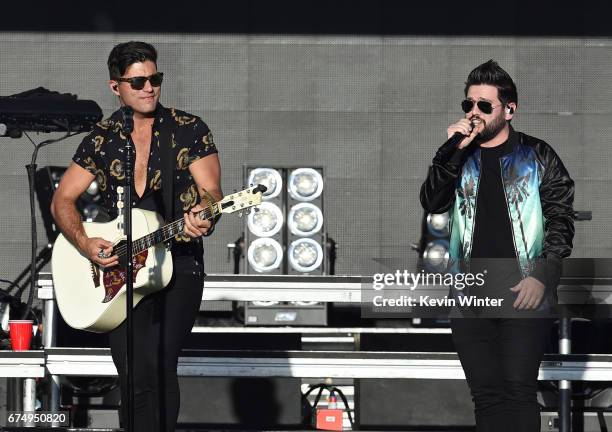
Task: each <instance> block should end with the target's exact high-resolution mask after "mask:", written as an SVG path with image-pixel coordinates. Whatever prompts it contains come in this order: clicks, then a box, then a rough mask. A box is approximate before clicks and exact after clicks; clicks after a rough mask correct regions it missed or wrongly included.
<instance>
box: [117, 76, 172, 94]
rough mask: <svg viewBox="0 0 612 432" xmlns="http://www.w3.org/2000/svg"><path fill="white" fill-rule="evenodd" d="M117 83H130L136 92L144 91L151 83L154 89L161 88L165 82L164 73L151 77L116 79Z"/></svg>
mask: <svg viewBox="0 0 612 432" xmlns="http://www.w3.org/2000/svg"><path fill="white" fill-rule="evenodd" d="M115 80H116V81H119V82H127V83H130V86H131V87H132V88H133V89H134V90H142V89H143V88H144V86H145V84H146V83H147V81H149V82H150V83H151V85H152V86H153V87H159V86H160V85H161V83H162V81H163V80H164V74H163V72H157V73H154V74H153V75H150V76H148V77H147V76H137V77H132V78H115Z"/></svg>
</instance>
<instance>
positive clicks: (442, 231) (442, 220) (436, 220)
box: [427, 212, 450, 237]
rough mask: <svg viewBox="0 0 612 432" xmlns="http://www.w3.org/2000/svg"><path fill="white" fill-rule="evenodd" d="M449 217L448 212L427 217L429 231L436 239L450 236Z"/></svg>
mask: <svg viewBox="0 0 612 432" xmlns="http://www.w3.org/2000/svg"><path fill="white" fill-rule="evenodd" d="M449 221H450V218H449V215H448V212H446V213H441V214H435V213H429V214H428V215H427V229H428V230H429V232H430V233H431V234H432V235H434V236H436V237H446V236H448V234H449Z"/></svg>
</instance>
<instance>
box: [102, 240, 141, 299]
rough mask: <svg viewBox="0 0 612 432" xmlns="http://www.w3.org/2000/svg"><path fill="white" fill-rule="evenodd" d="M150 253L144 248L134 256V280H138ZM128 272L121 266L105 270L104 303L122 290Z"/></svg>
mask: <svg viewBox="0 0 612 432" xmlns="http://www.w3.org/2000/svg"><path fill="white" fill-rule="evenodd" d="M148 255H149V251H148V250H144V251H142V252H140V253H139V254H138V255H135V256H134V257H133V258H132V265H133V266H134V270H133V272H132V281H133V282H136V276H137V275H138V271H139V270H140V269H141V268H143V267H144V266H145V262H146V261H147V256H148ZM126 273H127V271H126V269H125V268H121V267H119V266H117V267H116V268H115V269H112V270H108V271H105V272H104V276H103V278H102V280H103V282H104V291H105V292H106V295H105V296H104V299H103V300H102V303H108V302H109V301H111V300H112V299H113V298H115V296H116V295H117V293H118V292H119V291H120V290H121V287H123V285H125V282H126Z"/></svg>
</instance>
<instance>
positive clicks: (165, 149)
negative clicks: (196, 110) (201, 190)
mask: <svg viewBox="0 0 612 432" xmlns="http://www.w3.org/2000/svg"><path fill="white" fill-rule="evenodd" d="M162 109H163V110H164V112H163V114H162V116H161V118H160V120H161V121H160V122H159V123H158V132H159V137H158V138H159V149H160V157H161V179H162V198H163V202H164V218H165V219H166V221H172V220H174V218H175V215H174V167H175V166H176V151H175V145H174V133H175V132H176V129H177V128H176V122H174V121H173V119H172V116H170V115H166V114H167V113H169V110H168V109H167V108H162Z"/></svg>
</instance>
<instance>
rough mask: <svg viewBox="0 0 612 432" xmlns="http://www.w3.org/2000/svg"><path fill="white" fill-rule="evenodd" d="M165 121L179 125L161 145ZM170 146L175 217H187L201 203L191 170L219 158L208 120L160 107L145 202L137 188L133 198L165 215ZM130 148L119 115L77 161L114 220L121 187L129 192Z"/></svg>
mask: <svg viewBox="0 0 612 432" xmlns="http://www.w3.org/2000/svg"><path fill="white" fill-rule="evenodd" d="M163 122H174V124H172V128H171V130H172V131H173V133H172V134H171V140H170V141H171V142H170V143H162V142H160V133H159V127H160V124H162V123H163ZM164 144H167V145H171V146H172V149H173V150H172V151H173V153H174V154H175V155H176V164H175V166H174V173H173V178H174V206H175V208H174V214H175V215H176V218H180V217H182V215H183V213H184V212H186V211H187V210H189V209H190V208H192V207H193V206H195V205H196V204H197V203H198V202H199V201H200V194H199V193H198V188H197V185H196V183H195V181H194V179H193V177H192V175H191V173H190V172H189V169H188V168H189V165H190V164H191V163H192V162H194V161H196V160H198V159H201V158H203V157H206V156H208V155H211V154H213V153H217V148H216V147H215V143H214V141H213V136H212V133H211V131H210V129H209V128H208V126H207V125H206V123H204V122H203V121H202V119H200V118H199V117H197V116H194V115H192V114H188V113H186V112H183V111H179V110H176V109H173V108H172V109H168V108H165V107H163V106H162V105H161V104H158V106H157V111H156V115H155V120H154V122H153V133H152V135H151V146H150V147H151V148H150V153H149V161H148V167H147V179H146V185H145V190H144V193H143V195H142V197H139V196H138V194H137V193H136V189H135V187H134V185H132V189H131V194H132V201H133V202H132V205H133V206H134V207H139V208H146V209H148V210H156V211H158V212H160V213H162V214H163V211H162V210H163V204H162V196H161V192H160V191H161V188H162V176H161V169H162V162H161V152H160V146H161V145H164ZM125 145H126V137H125V135H124V134H123V132H122V124H121V113H120V111H119V110H117V111H115V112H114V113H113V114H112V115H111V116H110V117H109V118H108V119H106V120H103V121H101V122H100V123H98V124H97V125H96V126H95V127H94V129H93V131H92V132H91V133H90V134H89V135H87V136H86V137H85V138H84V139H83V141H82V142H81V144H80V145H79V147H78V148H77V150H76V152H75V155H74V157H73V158H72V160H73V161H74V162H75V163H76V164H78V165H79V166H81V167H83V168H85V169H86V170H87V171H89V172H90V173H92V174H93V175H95V176H96V181H97V182H98V186H99V190H100V193H101V194H102V197H103V199H104V206H105V207H106V209H107V211H108V213H109V214H110V215H111V217H113V218H114V217H116V216H117V205H116V201H117V187H118V186H124V187H125V173H124V171H123V165H124V163H125ZM134 159H135V155H134ZM168 222H170V221H168ZM190 240H191V238H190V237H188V236H187V235H185V234H179V235H177V236H176V237H175V241H178V242H189V241H190Z"/></svg>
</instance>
